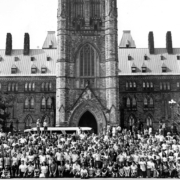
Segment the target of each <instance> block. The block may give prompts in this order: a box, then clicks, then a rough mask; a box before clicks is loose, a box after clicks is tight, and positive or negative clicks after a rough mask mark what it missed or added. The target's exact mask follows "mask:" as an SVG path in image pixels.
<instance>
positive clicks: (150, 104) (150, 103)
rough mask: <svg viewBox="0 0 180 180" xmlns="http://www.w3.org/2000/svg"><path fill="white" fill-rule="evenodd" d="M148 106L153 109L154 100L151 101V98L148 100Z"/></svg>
mask: <svg viewBox="0 0 180 180" xmlns="http://www.w3.org/2000/svg"><path fill="white" fill-rule="evenodd" d="M149 106H150V107H151V108H152V107H154V100H153V98H150V100H149Z"/></svg>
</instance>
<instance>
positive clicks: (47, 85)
mask: <svg viewBox="0 0 180 180" xmlns="http://www.w3.org/2000/svg"><path fill="white" fill-rule="evenodd" d="M46 91H49V83H48V82H47V83H46Z"/></svg>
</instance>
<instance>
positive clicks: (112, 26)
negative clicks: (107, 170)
mask: <svg viewBox="0 0 180 180" xmlns="http://www.w3.org/2000/svg"><path fill="white" fill-rule="evenodd" d="M117 39H118V37H117V2H116V0H106V1H105V58H106V101H107V109H108V110H109V111H110V124H111V125H117V124H119V123H120V122H119V114H120V113H119V102H118V101H119V93H118V91H119V88H118V87H119V84H118V74H117V72H118V71H117V70H118V43H117Z"/></svg>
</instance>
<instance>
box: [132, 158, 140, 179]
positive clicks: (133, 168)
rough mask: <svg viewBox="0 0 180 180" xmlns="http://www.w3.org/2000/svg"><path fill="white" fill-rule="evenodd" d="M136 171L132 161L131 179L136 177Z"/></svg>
mask: <svg viewBox="0 0 180 180" xmlns="http://www.w3.org/2000/svg"><path fill="white" fill-rule="evenodd" d="M137 171H138V168H137V165H136V164H135V162H134V161H133V162H132V165H131V177H132V178H136V177H137Z"/></svg>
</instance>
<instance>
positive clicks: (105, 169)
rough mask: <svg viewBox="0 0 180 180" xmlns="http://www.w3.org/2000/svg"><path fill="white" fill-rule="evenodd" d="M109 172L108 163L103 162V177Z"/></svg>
mask: <svg viewBox="0 0 180 180" xmlns="http://www.w3.org/2000/svg"><path fill="white" fill-rule="evenodd" d="M107 174H108V169H107V167H106V165H105V164H103V168H102V177H107Z"/></svg>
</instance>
